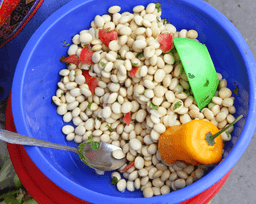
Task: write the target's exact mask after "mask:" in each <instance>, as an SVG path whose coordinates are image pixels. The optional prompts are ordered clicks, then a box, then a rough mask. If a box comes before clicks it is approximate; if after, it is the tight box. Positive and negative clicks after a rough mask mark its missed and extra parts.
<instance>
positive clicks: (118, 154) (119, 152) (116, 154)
mask: <svg viewBox="0 0 256 204" xmlns="http://www.w3.org/2000/svg"><path fill="white" fill-rule="evenodd" d="M112 156H113V157H114V158H115V159H123V158H124V157H125V154H124V153H123V151H122V150H121V149H118V150H114V151H113V152H112Z"/></svg>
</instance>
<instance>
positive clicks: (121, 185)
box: [116, 179, 126, 192]
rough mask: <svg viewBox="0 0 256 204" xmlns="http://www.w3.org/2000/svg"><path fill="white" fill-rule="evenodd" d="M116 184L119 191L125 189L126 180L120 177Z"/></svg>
mask: <svg viewBox="0 0 256 204" xmlns="http://www.w3.org/2000/svg"><path fill="white" fill-rule="evenodd" d="M116 186H117V189H118V190H119V191H121V192H124V191H125V189H126V180H125V179H121V180H120V181H118V183H117V185H116Z"/></svg>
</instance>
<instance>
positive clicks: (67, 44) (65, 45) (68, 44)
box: [62, 40, 70, 47]
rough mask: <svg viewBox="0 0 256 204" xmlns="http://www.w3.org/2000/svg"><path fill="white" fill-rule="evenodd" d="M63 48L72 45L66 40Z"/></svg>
mask: <svg viewBox="0 0 256 204" xmlns="http://www.w3.org/2000/svg"><path fill="white" fill-rule="evenodd" d="M62 46H63V47H68V46H70V43H67V41H66V40H64V42H63V44H62Z"/></svg>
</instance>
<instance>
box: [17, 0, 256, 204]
mask: <svg viewBox="0 0 256 204" xmlns="http://www.w3.org/2000/svg"><path fill="white" fill-rule="evenodd" d="M90 1H91V0H86V1H84V0H73V1H71V2H69V3H67V4H66V5H64V6H63V7H61V8H60V9H58V10H57V11H56V12H54V13H53V14H52V15H51V16H50V17H49V18H48V19H46V21H45V22H44V23H43V24H42V25H41V26H40V27H39V28H38V29H37V30H36V32H35V33H34V34H33V36H32V37H31V39H30V40H29V42H28V43H27V45H26V47H25V48H24V50H23V52H22V54H21V57H20V59H19V62H18V64H17V68H16V71H15V74H14V80H13V85H12V110H13V115H14V122H15V126H16V129H17V132H18V133H20V134H24V135H30V133H29V130H28V127H27V125H26V123H25V121H26V119H25V115H24V112H23V111H24V110H23V101H22V96H23V86H22V85H23V84H24V78H25V72H24V67H25V69H27V64H28V61H29V60H30V57H31V56H32V53H33V50H34V49H35V48H36V46H37V43H38V41H40V38H41V37H42V36H43V35H44V34H45V33H47V32H48V30H49V29H50V28H51V27H52V26H53V25H54V24H55V23H56V22H58V20H59V19H61V18H62V17H63V16H66V15H67V14H68V13H70V12H72V11H73V10H75V9H76V8H78V7H80V6H82V5H84V4H87V3H88V2H90ZM182 1H183V2H184V3H186V4H188V5H190V6H193V7H196V8H197V9H200V10H201V11H202V12H204V13H205V14H206V15H208V16H209V17H211V18H212V19H213V20H214V21H216V22H217V23H218V24H219V25H220V27H222V28H225V29H224V30H225V31H226V32H227V33H228V35H229V36H230V38H231V39H232V40H233V41H234V43H235V45H236V46H237V48H238V49H239V51H240V53H241V56H242V58H243V60H244V64H245V66H246V68H247V71H248V73H249V74H248V77H249V86H250V100H249V110H248V115H247V118H246V122H245V125H244V128H243V131H242V134H241V135H244V137H243V138H241V137H240V138H239V139H238V141H237V143H236V145H235V146H234V147H233V149H232V150H231V152H230V153H229V155H228V156H227V157H226V158H225V159H224V160H223V161H222V162H221V163H220V165H218V166H217V167H216V168H215V169H214V170H213V171H211V172H210V173H208V174H207V175H206V176H204V177H203V178H201V179H200V180H198V181H197V182H195V183H193V184H192V185H190V186H188V187H186V188H184V189H181V190H179V191H175V192H172V193H171V194H167V195H162V196H157V197H152V198H129V199H127V198H122V197H114V196H108V195H104V194H100V193H96V192H94V191H91V190H88V189H84V188H83V187H82V186H80V185H78V184H76V183H74V182H73V181H71V180H69V179H67V178H66V177H65V176H63V175H62V174H60V173H59V172H58V171H57V170H56V169H55V168H54V166H52V165H51V164H50V163H48V161H47V160H45V158H44V157H43V155H42V153H41V151H40V150H39V148H38V147H32V148H31V147H25V149H26V151H27V153H28V155H29V156H30V158H31V159H32V161H33V162H34V163H35V164H36V166H37V167H38V168H39V169H40V170H41V171H42V172H43V173H44V174H45V175H46V176H47V177H48V178H49V179H50V180H51V181H52V182H54V183H55V184H56V185H58V186H60V187H61V188H62V189H64V190H65V191H67V192H69V193H70V194H72V195H74V196H76V197H78V198H80V199H82V200H83V199H84V198H86V201H88V202H93V203H98V202H99V203H100V202H102V201H103V200H105V201H108V202H115V201H116V200H117V199H118V201H119V202H122V203H131V202H133V203H142V202H143V203H144V202H149V203H154V202H157V203H158V202H163V203H166V202H167V200H169V201H170V199H171V201H170V202H173V203H177V202H182V201H184V200H187V199H189V198H191V197H194V196H196V195H197V194H199V193H201V192H203V191H205V190H206V189H208V188H210V187H211V186H212V185H213V184H215V183H216V182H218V181H219V180H220V179H221V178H222V177H223V176H224V175H226V174H227V173H228V171H230V170H231V169H232V167H233V166H234V165H235V164H236V162H237V161H238V160H239V159H240V157H241V156H242V154H243V153H244V151H245V150H246V148H247V146H248V145H249V143H250V140H251V138H252V137H253V133H254V131H252V130H255V127H256V125H255V124H249V121H255V119H256V114H255V112H256V103H255V101H254V100H255V97H256V96H255V93H256V79H255V78H253V76H256V64H255V60H254V58H253V55H252V53H251V51H250V49H249V47H248V45H247V43H246V41H245V40H244V38H243V37H242V35H241V34H240V33H239V31H238V30H237V29H236V27H235V26H234V25H233V24H232V23H231V22H230V21H229V20H228V19H227V18H226V17H225V16H224V15H223V14H221V13H220V12H219V11H218V10H217V9H215V8H213V7H212V6H210V5H209V4H207V3H205V2H203V1H202V0H196V1H190V0H182ZM52 22H54V23H53V24H52ZM245 50H246V52H245ZM20 76H22V77H20ZM40 157H41V158H42V160H40V161H39V160H38V158H40ZM49 169H50V170H51V171H50V173H49V171H48V170H49ZM66 186H69V187H68V188H66ZM71 189H72V190H71ZM181 198H182V199H181ZM142 199H143V200H142Z"/></svg>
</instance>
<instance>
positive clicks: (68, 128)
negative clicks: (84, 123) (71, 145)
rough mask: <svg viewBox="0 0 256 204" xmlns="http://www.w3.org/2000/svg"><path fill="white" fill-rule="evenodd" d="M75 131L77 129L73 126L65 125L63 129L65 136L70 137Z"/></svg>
mask: <svg viewBox="0 0 256 204" xmlns="http://www.w3.org/2000/svg"><path fill="white" fill-rule="evenodd" d="M74 130H75V128H74V127H73V126H71V125H65V126H63V127H62V132H63V133H64V134H65V135H68V134H70V133H73V132H74Z"/></svg>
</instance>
